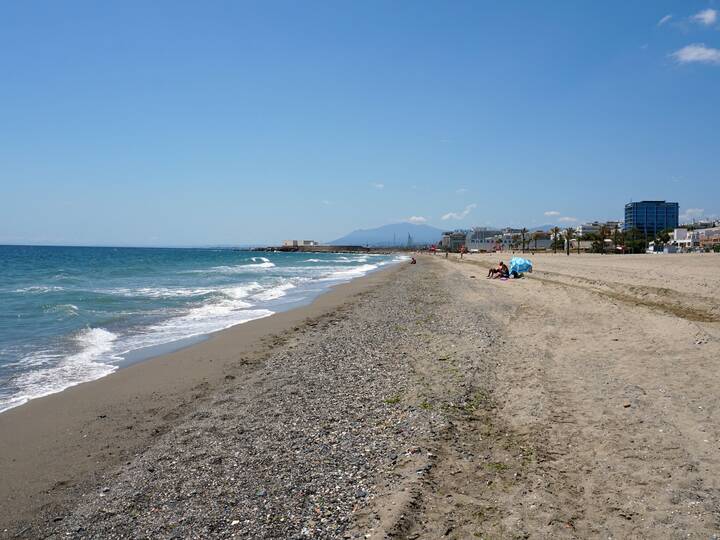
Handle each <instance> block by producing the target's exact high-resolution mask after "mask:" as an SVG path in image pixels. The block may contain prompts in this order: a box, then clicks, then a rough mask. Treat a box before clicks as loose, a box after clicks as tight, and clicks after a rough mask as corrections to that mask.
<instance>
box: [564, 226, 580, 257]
mask: <svg viewBox="0 0 720 540" xmlns="http://www.w3.org/2000/svg"><path fill="white" fill-rule="evenodd" d="M573 236H575V229H573V228H572V227H568V228H567V229H565V252H566V253H567V256H568V257H569V256H570V240H571V239H572V237H573ZM578 242H579V240H578Z"/></svg>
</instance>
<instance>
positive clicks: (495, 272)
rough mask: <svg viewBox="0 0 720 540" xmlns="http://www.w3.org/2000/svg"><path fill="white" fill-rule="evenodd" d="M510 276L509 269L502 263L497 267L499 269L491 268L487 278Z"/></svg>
mask: <svg viewBox="0 0 720 540" xmlns="http://www.w3.org/2000/svg"><path fill="white" fill-rule="evenodd" d="M508 276H510V270H508V267H507V266H506V265H505V263H504V262H502V261H500V264H498V265H497V268H491V269H490V270H489V271H488V275H487V277H489V278H493V279H496V278H499V277H500V278H503V277H504V278H506V277H508Z"/></svg>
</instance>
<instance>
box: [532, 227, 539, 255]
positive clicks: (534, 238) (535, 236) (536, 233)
mask: <svg viewBox="0 0 720 540" xmlns="http://www.w3.org/2000/svg"><path fill="white" fill-rule="evenodd" d="M539 237H540V231H535V232H534V233H532V239H533V242H535V251H537V241H538V238H539Z"/></svg>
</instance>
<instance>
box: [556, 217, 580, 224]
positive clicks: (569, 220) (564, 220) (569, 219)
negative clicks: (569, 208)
mask: <svg viewBox="0 0 720 540" xmlns="http://www.w3.org/2000/svg"><path fill="white" fill-rule="evenodd" d="M577 220H578V219H577V218H574V217H569V216H563V217H561V218H558V221H559V222H561V223H575V222H577Z"/></svg>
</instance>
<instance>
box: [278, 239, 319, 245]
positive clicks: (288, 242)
mask: <svg viewBox="0 0 720 540" xmlns="http://www.w3.org/2000/svg"><path fill="white" fill-rule="evenodd" d="M319 245H320V242H317V241H315V240H283V247H313V246H319Z"/></svg>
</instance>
